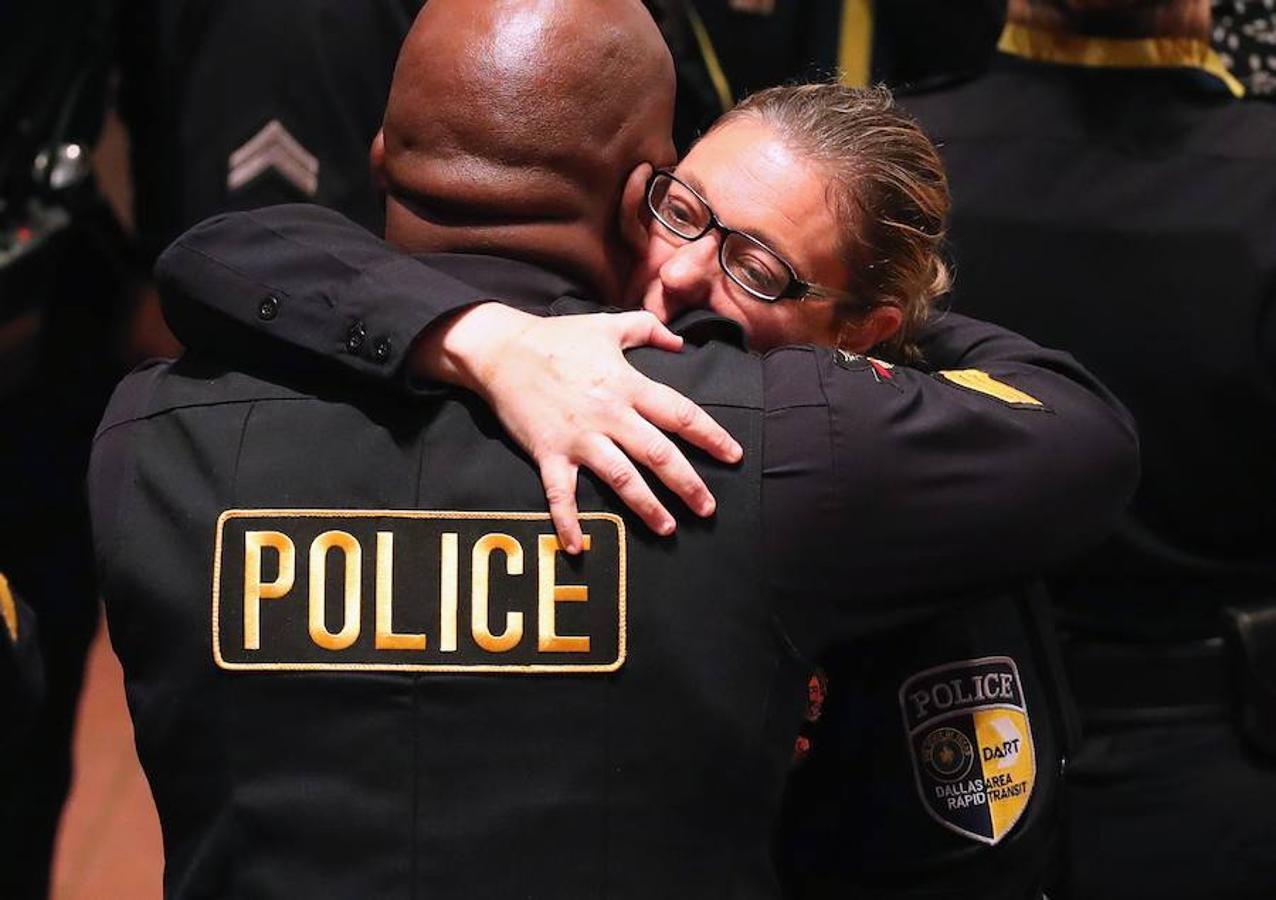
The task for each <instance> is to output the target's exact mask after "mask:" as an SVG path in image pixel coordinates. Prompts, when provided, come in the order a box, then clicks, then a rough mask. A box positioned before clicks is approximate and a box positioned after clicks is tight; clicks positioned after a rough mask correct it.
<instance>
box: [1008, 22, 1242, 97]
mask: <svg viewBox="0 0 1276 900" xmlns="http://www.w3.org/2000/svg"><path fill="white" fill-rule="evenodd" d="M997 49H998V50H1000V51H1001V52H1002V53H1005V54H1008V55H1010V56H1017V57H1020V58H1022V59H1027V60H1031V61H1033V62H1041V63H1054V64H1057V65H1069V66H1084V67H1087V68H1104V69H1154V68H1156V69H1196V70H1198V71H1200V72H1204V73H1205V74H1207V75H1209V76H1211V77H1212V78H1214V79H1217V81H1219V82H1221V83H1222V84H1223V85H1224V86H1225V87H1226V88H1227V90H1228V91H1230V92H1231V93H1232V95H1233V96H1235V97H1243V96H1245V88H1244V86H1243V85H1242V84H1241V83H1240V82H1239V81H1237V80H1236V79H1235V78H1234V77H1233V76H1232V74H1231V73H1230V72H1228V71H1227V67H1226V66H1225V65H1223V61H1222V60H1221V59H1220V58H1219V56H1218V54H1217V53H1215V52H1214V50H1213V49H1212V48H1211V47H1210V45H1209V44H1208V43H1206V42H1205V41H1200V40H1196V39H1194V38H1171V37H1149V38H1138V39H1135V40H1125V39H1118V38H1097V37H1088V36H1082V35H1075V34H1063V33H1060V32H1055V31H1044V30H1042V29H1038V28H1029V27H1027V26H1026V25H1017V24H1015V23H1013V22H1007V23H1006V28H1005V30H1004V31H1002V33H1001V41H1000V42H999V43H998V44H997Z"/></svg>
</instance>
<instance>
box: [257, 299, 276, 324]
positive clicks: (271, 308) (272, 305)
mask: <svg viewBox="0 0 1276 900" xmlns="http://www.w3.org/2000/svg"><path fill="white" fill-rule="evenodd" d="M277 315H279V298H278V297H267V298H266V299H264V300H262V301H261V303H259V304H258V305H257V318H259V319H261V320H262V321H263V322H269V321H270V320H271V319H273V318H274V317H275V316H277Z"/></svg>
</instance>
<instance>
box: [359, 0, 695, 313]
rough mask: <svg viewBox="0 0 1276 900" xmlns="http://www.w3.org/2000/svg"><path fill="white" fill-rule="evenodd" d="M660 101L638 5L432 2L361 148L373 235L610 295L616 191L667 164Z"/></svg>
mask: <svg viewBox="0 0 1276 900" xmlns="http://www.w3.org/2000/svg"><path fill="white" fill-rule="evenodd" d="M673 94H674V73H673V62H672V59H671V58H670V56H669V52H668V50H667V48H666V47H665V44H664V41H663V39H662V38H661V36H660V32H659V30H658V29H657V28H656V25H655V23H654V22H653V20H652V19H651V16H650V14H648V13H647V11H646V10H645V9H644V8H643V5H642V3H641V2H640V0H483V2H479V0H430V2H428V3H427V4H426V6H425V8H424V9H423V10H422V12H421V14H420V15H419V16H418V18H417V20H416V23H415V24H414V25H413V27H412V30H411V31H410V32H409V34H408V37H407V40H406V41H405V42H404V45H403V49H402V51H401V52H400V55H399V62H398V65H397V67H396V68H395V73H394V82H393V84H392V86H391V89H390V100H389V104H388V106H387V108H386V114H385V122H384V124H383V128H382V133H381V134H380V135H378V138H377V143H376V145H374V148H373V161H374V165H376V166H377V168H378V170H379V172H380V173H381V176H382V179H383V181H384V183H385V186H386V190H387V193H388V195H389V196H388V199H387V210H386V236H387V238H388V239H389V240H391V241H392V242H394V243H396V244H399V245H400V246H403V247H405V248H406V249H409V250H416V251H420V250H461V251H478V252H493V253H502V254H504V255H512V256H517V257H521V258H528V259H532V260H533V261H536V262H540V263H543V264H545V265H548V266H550V267H554V268H559V269H562V270H566V272H567V273H568V274H571V275H575V276H576V277H579V278H581V279H583V280H585V281H586V282H588V283H589V285H590V286H591V287H594V288H595V289H598V290H601V291H604V292H606V293H611V292H612V290H613V279H615V278H617V277H618V274H623V273H615V272H612V273H611V274H604V272H603V271H602V270H603V269H612V270H614V269H615V268H616V266H617V265H619V266H620V267H621V268H624V266H625V260H624V259H623V256H624V255H625V253H624V249H623V242H621V241H620V240H619V236H618V231H617V228H616V224H615V223H616V210H617V206H618V204H619V202H620V198H621V192H622V189H623V187H624V185H625V183H626V179H627V178H628V177H629V176H630V174H631V173H632V172H633V170H634V169H635V168H636V167H638V166H640V165H642V164H643V163H645V162H653V163H656V164H663V163H665V162H669V161H671V159H672V155H673V147H672V142H671V139H670V131H671V128H672V118H673ZM617 254H619V255H620V256H621V257H622V258H619V259H618V258H617Z"/></svg>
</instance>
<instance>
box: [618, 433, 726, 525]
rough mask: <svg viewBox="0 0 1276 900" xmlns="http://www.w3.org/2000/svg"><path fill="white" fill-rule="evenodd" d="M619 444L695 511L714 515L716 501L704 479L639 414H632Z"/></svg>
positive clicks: (677, 450)
mask: <svg viewBox="0 0 1276 900" xmlns="http://www.w3.org/2000/svg"><path fill="white" fill-rule="evenodd" d="M620 446H621V449H623V450H624V451H625V452H626V453H628V454H629V455H630V456H631V457H633V458H634V459H635V460H637V461H638V462H640V463H642V464H643V465H644V466H646V467H647V468H648V469H650V470H651V471H652V472H654V473H655V475H656V477H657V478H659V479H660V480H661V481H662V482H664V483H665V485H666V486H667V487H668V488H669V489H670V490H671V491H673V492H674V493H675V494H677V495H678V497H679V498H680V499H681V500H682V502H683V503H685V504H687V507H688V508H689V509H691V510H692V511H693V512H695V513H696V514H697V515H700V516H711V515H713V513H714V510H716V509H717V501H715V500H714V498H713V494H711V493H710V492H709V488H708V487H707V486H706V485H705V483H704V481H703V480H702V479H701V478H700V476H699V475H698V474H697V473H696V470H695V469H694V468H693V467H692V465H691V463H689V462H688V461H687V458H686V457H685V456H684V455H683V454H682V451H681V450H679V449H678V447H677V445H676V444H674V442H673V441H671V440H669V438H668V437H667V436H666V435H665V434H664V433H663V432H661V431H660V430H659V429H658V428H656V427H655V426H653V425H652V424H651V423H650V422H648V421H647V420H646V419H644V418H642V416H640V415H638V414H636V413H635V414H633V415H632V416H631V419H630V422H629V425H628V427H627V428H626V429H625V434H624V435H623V437H622V438H621V441H620Z"/></svg>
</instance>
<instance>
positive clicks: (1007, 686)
mask: <svg viewBox="0 0 1276 900" xmlns="http://www.w3.org/2000/svg"><path fill="white" fill-rule="evenodd" d="M1014 683H1015V678H1014V676H1013V675H1011V674H1010V673H1008V672H988V673H985V674H981V675H968V676H966V677H964V678H953V679H951V680H949V681H937V682H935V683H934V684H932V685H930V687H929V688H926V689H922V690H917V691H913V692H912V693H911V694H909V697H908V699H909V702H911V703H912V704H913V713H914V716H915V717H916V718H917V719H918V720H921V719H925V718H926V717H927V716H929V715H931V714H932V713H936V712H943V711H945V710H948V709H952V708H954V707H956V708H959V709H960V708H962V707H966V706H972V705H975V704H980V703H989V702H994V701H997V700H1004V701H1006V702H1010V703H1014V702H1016V696H1015V690H1014Z"/></svg>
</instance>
